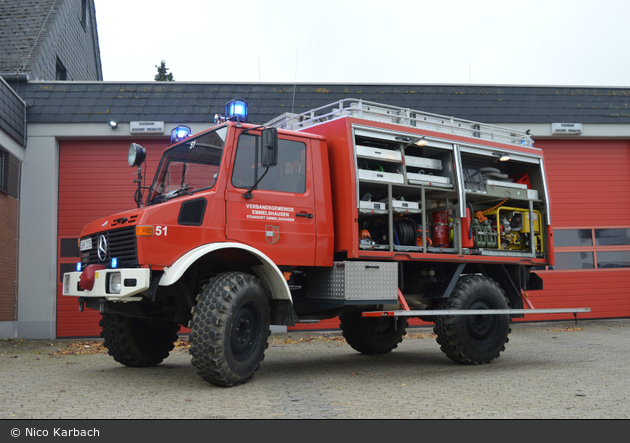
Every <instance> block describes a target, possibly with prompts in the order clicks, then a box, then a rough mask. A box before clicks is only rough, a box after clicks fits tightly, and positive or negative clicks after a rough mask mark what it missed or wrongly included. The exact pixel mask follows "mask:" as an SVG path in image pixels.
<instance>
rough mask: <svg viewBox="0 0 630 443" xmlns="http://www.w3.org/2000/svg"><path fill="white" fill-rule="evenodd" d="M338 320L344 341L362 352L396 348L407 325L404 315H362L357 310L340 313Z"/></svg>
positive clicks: (379, 351) (378, 351) (384, 350)
mask: <svg viewBox="0 0 630 443" xmlns="http://www.w3.org/2000/svg"><path fill="white" fill-rule="evenodd" d="M339 320H340V323H339V327H340V328H341V332H342V334H343V336H344V338H345V339H346V342H347V343H348V344H349V345H350V346H351V347H352V349H354V350H355V351H358V352H360V353H362V354H386V353H388V352H390V351H392V349H396V348H397V347H398V343H400V342H402V337H403V335H405V330H406V328H407V325H408V323H407V319H406V318H404V317H398V318H396V317H362V316H361V311H358V310H355V311H346V312H344V313H342V314H341V315H340V316H339Z"/></svg>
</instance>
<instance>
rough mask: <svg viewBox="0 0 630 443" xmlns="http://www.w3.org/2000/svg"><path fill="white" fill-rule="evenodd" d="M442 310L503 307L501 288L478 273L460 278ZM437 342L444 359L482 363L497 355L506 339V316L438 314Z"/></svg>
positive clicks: (508, 325) (435, 329)
mask: <svg viewBox="0 0 630 443" xmlns="http://www.w3.org/2000/svg"><path fill="white" fill-rule="evenodd" d="M441 308H442V309H448V310H457V309H473V310H477V309H479V310H484V309H507V308H508V305H507V301H506V299H505V295H504V293H503V290H502V289H501V288H500V287H499V285H498V284H497V283H496V282H494V281H493V280H491V279H489V278H487V277H484V276H479V275H468V276H464V277H462V278H461V279H460V280H459V281H458V282H457V285H456V286H455V289H454V290H453V293H452V294H451V296H450V297H449V298H448V299H446V300H445V302H444V303H443V304H442V305H441ZM433 331H434V332H435V334H436V335H437V342H438V343H439V344H440V345H441V348H440V349H441V350H442V352H444V353H445V354H446V356H447V357H448V358H450V359H451V360H453V361H455V362H457V363H464V364H474V365H480V364H486V363H490V362H491V361H492V360H494V359H496V358H498V357H499V354H500V353H501V352H502V351H504V350H505V344H506V343H507V342H508V341H509V339H508V334H509V333H510V332H511V330H510V316H509V315H507V314H489V315H483V314H477V315H453V316H438V317H436V319H435V328H434V329H433Z"/></svg>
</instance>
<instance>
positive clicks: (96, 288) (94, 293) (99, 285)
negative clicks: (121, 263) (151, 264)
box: [63, 268, 151, 301]
mask: <svg viewBox="0 0 630 443" xmlns="http://www.w3.org/2000/svg"><path fill="white" fill-rule="evenodd" d="M81 274H82V273H81V272H67V273H65V274H64V275H63V295H66V296H70V297H100V298H105V299H107V300H109V301H132V300H139V299H140V297H133V296H134V295H137V294H140V293H142V292H144V291H146V290H147V289H149V286H150V282H151V270H150V269H147V268H129V269H128V268H120V269H101V270H98V271H97V272H95V273H94V285H93V286H92V289H89V290H88V289H81V288H80V287H79V281H80V279H81ZM114 274H119V275H120V280H119V282H120V283H119V285H115V284H112V278H113V277H114ZM116 277H117V276H116ZM116 280H117V279H116ZM116 289H117V290H116Z"/></svg>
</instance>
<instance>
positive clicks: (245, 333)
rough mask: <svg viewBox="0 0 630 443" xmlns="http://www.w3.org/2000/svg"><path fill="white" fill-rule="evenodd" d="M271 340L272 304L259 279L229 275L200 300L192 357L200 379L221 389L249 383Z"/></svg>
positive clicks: (219, 278)
mask: <svg viewBox="0 0 630 443" xmlns="http://www.w3.org/2000/svg"><path fill="white" fill-rule="evenodd" d="M268 337H269V303H268V301H267V297H266V295H265V291H264V289H263V287H262V285H261V284H260V282H259V281H258V279H256V278H255V277H253V276H252V275H250V274H246V273H242V272H227V273H225V274H220V275H218V276H216V277H214V278H212V279H211V280H210V281H209V282H208V283H206V284H205V285H204V286H203V288H202V291H201V293H199V295H198V296H197V305H196V306H195V308H194V310H193V319H192V322H191V333H190V342H191V345H190V353H191V354H192V356H193V358H192V364H193V366H195V370H196V372H197V374H198V375H199V376H200V377H201V378H203V379H204V380H205V381H207V382H208V383H211V384H213V385H216V386H236V385H239V384H242V383H245V382H247V381H248V380H249V379H250V378H251V377H252V376H253V375H254V372H256V370H257V369H258V368H259V367H260V362H261V361H262V359H263V358H264V352H265V349H266V348H267V339H268Z"/></svg>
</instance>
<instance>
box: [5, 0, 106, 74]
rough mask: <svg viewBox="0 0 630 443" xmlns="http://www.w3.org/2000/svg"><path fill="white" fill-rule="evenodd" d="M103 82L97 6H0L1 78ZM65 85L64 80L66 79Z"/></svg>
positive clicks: (64, 0) (13, 1) (14, 0)
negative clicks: (59, 70) (62, 74)
mask: <svg viewBox="0 0 630 443" xmlns="http://www.w3.org/2000/svg"><path fill="white" fill-rule="evenodd" d="M58 65H61V66H62V67H63V68H64V70H66V71H67V80H85V81H88V80H102V78H103V75H102V68H101V60H100V49H99V43H98V34H97V29H96V12H95V8H94V1H93V0H89V1H87V2H85V3H82V2H80V1H76V0H71V1H68V0H28V1H26V0H2V1H0V75H1V76H3V77H4V78H5V79H6V80H7V81H10V77H11V76H15V75H28V77H29V79H31V80H55V79H57V78H59V77H57V76H56V73H57V66H58ZM64 79H66V77H64Z"/></svg>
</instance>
